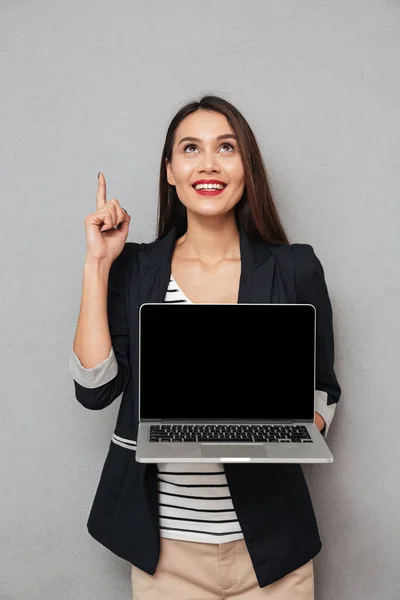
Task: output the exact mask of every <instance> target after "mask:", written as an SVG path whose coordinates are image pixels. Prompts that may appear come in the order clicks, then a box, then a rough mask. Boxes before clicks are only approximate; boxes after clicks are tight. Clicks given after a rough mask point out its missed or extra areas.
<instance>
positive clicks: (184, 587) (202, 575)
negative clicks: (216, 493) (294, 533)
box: [131, 537, 314, 600]
mask: <svg viewBox="0 0 400 600" xmlns="http://www.w3.org/2000/svg"><path fill="white" fill-rule="evenodd" d="M160 541H161V549H160V558H159V561H158V564H157V569H156V572H155V573H154V575H149V574H148V573H146V572H145V571H142V570H141V569H139V568H138V567H135V566H134V565H132V568H131V576H132V592H133V599H134V600H225V598H232V599H234V600H261V599H264V600H265V599H266V598H268V599H269V600H314V565H313V561H312V559H311V560H309V561H308V562H307V563H305V564H304V565H302V566H301V567H299V568H298V569H295V570H294V571H292V572H291V573H288V574H287V575H285V576H284V577H282V578H281V579H278V581H275V582H274V583H271V584H269V585H267V586H265V587H263V588H260V586H259V584H258V581H257V578H256V575H255V572H254V567H253V563H252V562H251V558H250V555H249V553H248V550H247V546H246V542H245V541H244V539H240V540H236V541H234V542H227V543H225V544H203V543H199V542H184V541H181V540H171V539H168V538H163V537H161V538H160Z"/></svg>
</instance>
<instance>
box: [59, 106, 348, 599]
mask: <svg viewBox="0 0 400 600" xmlns="http://www.w3.org/2000/svg"><path fill="white" fill-rule="evenodd" d="M96 202H97V210H96V212H94V213H92V214H90V215H88V216H87V218H86V220H85V224H86V237H87V254H86V262H85V266H84V278H83V292H82V302H81V309H80V314H79V319H78V325H77V331H76V335H75V339H74V345H73V353H72V355H71V359H70V372H71V374H72V376H73V379H74V385H75V394H76V398H77V399H78V401H79V402H80V403H81V404H82V405H83V406H85V407H86V408H89V409H94V410H97V409H102V408H104V407H106V406H108V405H109V404H110V403H111V402H112V401H113V400H115V399H116V398H117V397H118V396H119V395H120V394H121V393H123V397H122V401H121V406H120V410H119V414H118V419H117V424H116V428H115V432H114V434H113V436H112V440H111V443H110V447H109V450H108V454H107V457H106V461H105V465H104V468H103V471H102V474H101V478H100V482H99V485H98V489H97V492H96V496H95V499H94V502H93V506H92V509H91V513H90V516H89V520H88V529H89V532H90V534H91V535H92V536H93V537H94V538H95V539H96V540H98V541H99V542H100V543H102V544H103V545H104V546H106V547H107V548H109V549H110V550H111V551H112V552H114V553H115V554H117V555H118V556H121V557H122V558H125V559H126V560H128V561H130V562H131V564H132V567H131V574H132V588H133V593H134V598H136V599H137V600H150V599H151V600H153V599H155V598H163V599H164V600H168V599H170V598H174V599H175V600H180V599H182V600H191V599H193V600H208V599H210V600H211V599H217V598H235V599H237V600H249V599H251V600H257V599H258V598H269V599H271V600H278V599H279V600H311V599H313V598H314V571H313V557H314V556H315V555H316V554H317V553H318V552H319V551H320V549H321V547H322V544H321V540H320V537H319V533H318V528H317V524H316V520H315V515H314V511H313V507H312V503H311V499H310V496H309V492H308V488H307V484H306V481H305V478H304V475H303V472H302V469H301V466H300V465H299V464H271V463H268V464H260V463H256V464H247V465H244V464H224V465H219V464H216V463H212V464H206V465H205V464H196V465H195V464H191V465H190V468H188V465H187V464H168V463H167V464H159V465H155V464H144V463H138V462H137V461H136V460H135V446H136V435H137V428H138V395H137V394H138V390H137V376H138V373H137V360H138V339H137V338H138V311H139V307H140V305H141V304H143V303H144V302H162V301H165V302H205V303H207V302H210V303H237V302H253V303H254V302H277V301H279V302H296V301H297V302H309V303H312V304H314V306H315V307H316V309H317V352H318V356H317V374H316V389H317V391H316V397H315V406H316V408H317V411H316V412H315V423H316V425H317V426H318V428H319V429H320V430H321V431H322V432H323V434H324V435H325V436H326V434H327V431H328V429H329V426H330V423H331V421H332V418H333V415H334V409H335V407H336V404H337V402H338V400H339V397H340V394H341V390H340V387H339V384H338V382H337V379H336V376H335V373H334V369H333V362H334V342H333V330H332V310H331V304H330V300H329V296H328V291H327V287H326V283H325V278H324V271H323V269H322V265H321V263H320V261H319V259H318V258H317V257H316V255H315V253H314V251H313V249H312V247H311V246H310V245H308V244H292V245H290V244H289V242H288V239H287V236H286V234H285V232H284V230H283V227H282V225H281V222H280V220H279V217H278V214H277V210H276V207H275V205H274V202H273V200H272V197H271V192H270V189H269V186H268V182H267V175H266V171H265V167H264V163H263V160H262V157H261V154H260V150H259V148H258V145H257V142H256V139H255V136H254V134H253V132H252V131H251V129H250V127H249V125H248V123H247V121H246V120H245V119H244V117H243V116H242V115H241V113H240V112H239V111H238V110H237V109H236V108H235V107H234V106H232V104H230V103H229V102H227V101H226V100H224V99H221V98H218V97H216V96H205V97H203V98H202V99H201V100H200V101H199V102H191V103H189V104H187V105H186V106H184V107H183V108H181V109H180V110H179V111H178V113H177V114H176V115H175V117H174V118H173V119H172V122H171V124H170V126H169V128H168V131H167V135H166V140H165V144H164V149H163V154H162V160H161V169H160V189H159V207H158V235H157V239H156V240H155V241H153V242H151V243H140V244H139V243H133V242H128V243H127V242H126V238H127V235H128V229H129V225H130V222H131V217H130V216H129V215H128V213H127V212H126V211H125V209H122V208H121V206H120V203H119V201H118V200H117V199H115V198H113V199H112V200H110V201H108V202H107V200H106V182H105V178H104V176H103V175H102V174H99V182H98V191H97V201H96ZM293 268H294V278H293V276H292V275H293ZM290 269H292V271H291V270H290ZM293 281H295V282H296V286H295V287H293V286H292V282H293ZM182 351H183V352H184V346H183V347H182ZM177 363H179V356H177ZM167 384H168V385H166V394H167V393H168V390H171V387H172V389H173V388H174V387H175V386H177V385H179V381H177V380H175V379H174V377H173V374H171V380H170V381H169V382H167ZM266 385H268V382H267V381H266ZM166 401H167V399H166Z"/></svg>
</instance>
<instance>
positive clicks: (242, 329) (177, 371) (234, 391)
mask: <svg viewBox="0 0 400 600" xmlns="http://www.w3.org/2000/svg"><path fill="white" fill-rule="evenodd" d="M139 335H140V384H139V390H140V413H141V415H140V416H141V419H187V420H193V421H196V420H205V419H220V420H230V419H246V420H252V419H254V420H258V419H276V420H279V419H313V417H314V352H315V350H314V340H315V308H314V306H312V305H310V304H169V303H162V304H144V305H142V306H141V308H140V334H139Z"/></svg>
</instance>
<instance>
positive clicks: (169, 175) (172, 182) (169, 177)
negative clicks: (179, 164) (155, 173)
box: [165, 158, 175, 185]
mask: <svg viewBox="0 0 400 600" xmlns="http://www.w3.org/2000/svg"><path fill="white" fill-rule="evenodd" d="M165 167H166V169H167V181H168V183H169V184H170V185H175V178H174V176H173V174H172V168H171V164H170V163H169V162H168V159H167V158H166V159H165Z"/></svg>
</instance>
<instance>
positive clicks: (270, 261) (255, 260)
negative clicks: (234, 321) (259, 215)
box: [138, 224, 287, 304]
mask: <svg viewBox="0 0 400 600" xmlns="http://www.w3.org/2000/svg"><path fill="white" fill-rule="evenodd" d="M239 233H240V256H241V275H240V283H239V295H238V303H240V304H256V303H262V304H264V303H265V304H270V303H278V302H286V301H287V299H286V295H285V293H284V288H283V287H282V284H281V278H280V276H279V273H277V268H276V258H275V255H274V254H273V252H271V251H270V250H269V246H268V244H262V243H259V242H254V241H251V240H249V238H248V236H247V235H246V233H245V231H244V229H243V227H242V225H241V224H239ZM176 235H177V234H176V228H172V229H171V231H170V232H169V233H168V234H167V235H166V236H165V237H163V238H162V239H161V240H158V241H155V242H152V243H151V244H148V245H147V246H145V248H144V250H141V251H139V254H138V262H139V303H140V304H143V303H144V302H164V298H165V293H166V291H167V288H168V282H169V278H170V275H171V261H172V254H173V250H174V247H175V241H176Z"/></svg>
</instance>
